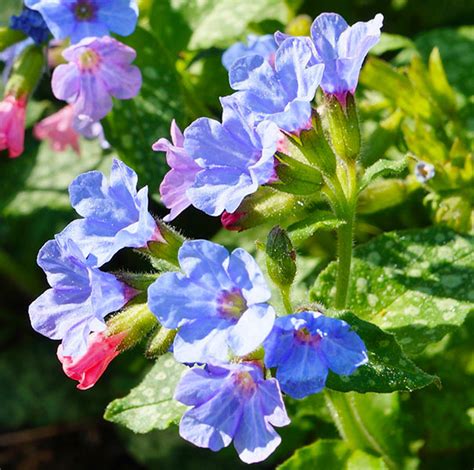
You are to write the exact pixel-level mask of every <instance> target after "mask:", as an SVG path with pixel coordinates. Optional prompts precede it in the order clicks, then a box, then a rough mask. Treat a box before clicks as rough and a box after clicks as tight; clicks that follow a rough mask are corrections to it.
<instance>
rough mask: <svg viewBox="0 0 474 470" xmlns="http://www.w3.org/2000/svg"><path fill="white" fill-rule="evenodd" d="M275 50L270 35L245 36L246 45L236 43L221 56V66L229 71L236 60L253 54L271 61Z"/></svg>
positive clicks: (275, 47) (275, 46) (273, 40)
mask: <svg viewBox="0 0 474 470" xmlns="http://www.w3.org/2000/svg"><path fill="white" fill-rule="evenodd" d="M276 50H277V45H276V42H275V39H274V38H273V36H272V35H271V34H266V35H265V36H257V35H255V34H249V35H248V36H247V43H244V42H236V43H235V44H233V45H232V46H230V47H229V49H227V50H226V51H225V52H224V54H222V65H223V66H224V67H225V68H226V69H227V70H230V68H231V67H232V65H233V63H234V62H235V61H236V60H237V59H240V58H241V57H245V56H248V55H253V54H256V55H260V56H262V57H264V58H265V59H267V60H269V61H271V58H272V56H273V54H275V52H276Z"/></svg>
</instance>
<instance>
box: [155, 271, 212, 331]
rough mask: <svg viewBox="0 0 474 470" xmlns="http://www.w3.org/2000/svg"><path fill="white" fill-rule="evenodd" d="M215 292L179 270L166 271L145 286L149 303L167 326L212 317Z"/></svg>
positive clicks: (170, 326)
mask: <svg viewBox="0 0 474 470" xmlns="http://www.w3.org/2000/svg"><path fill="white" fill-rule="evenodd" d="M218 294H219V292H218V291H217V292H216V291H215V290H214V289H212V288H207V287H205V286H202V285H200V284H197V283H195V282H194V281H193V280H192V279H189V278H186V277H185V276H183V275H182V274H180V273H172V272H168V273H164V274H162V275H161V276H160V277H159V278H158V279H157V280H156V281H155V282H154V283H153V284H152V285H151V286H150V287H149V288H148V306H149V308H150V310H151V311H152V312H153V313H154V314H155V315H156V316H157V318H158V320H159V321H160V323H161V324H162V325H164V326H165V327H166V328H178V327H180V326H182V325H184V324H185V323H186V322H188V321H189V320H194V319H201V320H202V319H205V318H208V317H212V316H214V315H215V314H216V312H217V300H216V299H217V296H218Z"/></svg>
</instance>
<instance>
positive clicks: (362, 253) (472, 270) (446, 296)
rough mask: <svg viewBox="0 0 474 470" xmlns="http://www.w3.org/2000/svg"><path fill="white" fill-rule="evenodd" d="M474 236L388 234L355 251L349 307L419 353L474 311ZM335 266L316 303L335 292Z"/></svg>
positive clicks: (320, 283)
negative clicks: (473, 282)
mask: <svg viewBox="0 0 474 470" xmlns="http://www.w3.org/2000/svg"><path fill="white" fill-rule="evenodd" d="M473 240H474V237H472V236H469V235H459V234H457V233H456V232H454V231H451V230H449V229H446V228H440V227H432V228H428V229H423V230H408V231H402V232H391V233H386V234H384V235H382V236H380V237H378V238H376V239H374V240H372V241H371V242H369V243H367V244H365V245H362V246H360V247H358V248H357V249H356V250H355V251H354V260H353V267H352V275H351V282H350V285H349V302H348V309H350V310H351V311H353V312H354V313H355V314H356V315H358V316H359V317H361V318H363V319H365V320H368V321H370V322H373V323H375V324H376V325H379V326H380V327H382V328H384V330H388V331H390V332H392V333H394V334H395V336H396V338H397V340H398V342H399V343H400V344H401V345H402V346H403V349H404V351H406V352H407V353H409V354H417V353H419V352H421V351H423V349H424V348H425V347H426V346H427V345H428V344H431V343H434V342H437V341H439V340H440V339H442V338H443V337H444V336H445V335H446V334H447V333H450V332H452V331H455V330H456V328H457V327H458V326H459V325H461V324H462V323H463V322H464V320H465V318H466V316H467V315H468V314H469V313H470V312H472V311H473V307H474V304H473V302H474V289H473V285H472V279H473V276H474V250H473ZM336 269H337V267H336V264H334V263H332V264H331V265H330V266H329V267H328V268H327V269H326V270H325V271H324V272H323V273H322V274H321V275H320V276H319V278H318V280H317V282H316V284H315V286H314V288H313V290H312V295H311V296H312V299H313V300H315V301H323V302H331V299H333V298H334V295H335V287H334V286H335V279H336Z"/></svg>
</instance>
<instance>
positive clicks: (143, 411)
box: [104, 354, 186, 433]
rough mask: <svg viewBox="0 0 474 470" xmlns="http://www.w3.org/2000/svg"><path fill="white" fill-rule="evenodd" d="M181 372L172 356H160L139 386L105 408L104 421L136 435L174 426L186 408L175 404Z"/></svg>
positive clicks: (182, 368) (180, 365)
mask: <svg viewBox="0 0 474 470" xmlns="http://www.w3.org/2000/svg"><path fill="white" fill-rule="evenodd" d="M184 370H186V367H185V366H183V365H182V364H179V363H178V362H176V361H175V360H174V359H173V356H172V355H171V354H166V355H164V356H161V357H160V358H159V359H158V360H157V361H156V363H155V365H154V366H153V367H152V368H151V370H150V371H149V372H148V374H147V375H146V376H145V378H144V380H143V382H142V383H141V384H140V385H138V386H137V387H135V388H134V389H132V390H131V392H130V393H129V394H128V395H127V396H126V397H124V398H119V399H117V400H114V401H113V402H111V403H110V404H109V405H108V406H107V409H106V410H105V414H104V418H105V419H106V420H108V421H112V422H114V423H117V424H121V425H123V426H126V427H127V428H128V429H131V430H132V431H133V432H136V433H147V432H150V431H152V430H153V429H166V428H167V427H169V426H170V425H171V424H173V423H177V422H178V421H179V419H180V418H181V416H182V415H183V413H184V411H185V410H186V407H185V406H184V405H182V404H180V403H178V402H176V401H175V400H174V399H173V394H174V389H175V388H176V385H177V383H178V381H179V379H180V377H181V374H182V373H183V371H184Z"/></svg>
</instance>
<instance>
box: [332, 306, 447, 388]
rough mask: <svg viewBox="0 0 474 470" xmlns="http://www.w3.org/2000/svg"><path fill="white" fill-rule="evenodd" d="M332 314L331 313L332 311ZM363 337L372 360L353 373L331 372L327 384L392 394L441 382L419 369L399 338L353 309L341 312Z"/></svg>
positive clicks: (341, 316)
mask: <svg viewBox="0 0 474 470" xmlns="http://www.w3.org/2000/svg"><path fill="white" fill-rule="evenodd" d="M329 313H330V312H329ZM338 318H340V319H341V320H344V321H346V322H347V323H349V325H351V327H352V329H353V330H354V331H355V332H356V333H357V334H358V335H359V336H360V337H361V338H362V340H363V341H364V343H365V346H366V348H367V351H368V356H369V362H368V363H367V364H366V365H364V366H361V367H359V368H358V369H357V370H356V371H355V372H354V373H353V374H352V375H337V374H334V373H332V372H330V373H329V376H328V379H327V384H326V385H327V387H328V388H330V389H332V390H337V391H340V392H350V391H355V392H360V393H366V392H378V393H389V392H395V391H397V390H408V391H412V390H415V389H418V388H423V387H426V386H427V385H430V384H432V383H437V384H438V383H439V379H438V378H437V377H435V376H433V375H430V374H427V373H426V372H424V371H422V370H421V369H420V368H418V367H417V366H416V365H415V364H414V363H413V362H412V361H411V360H410V359H409V358H408V357H407V356H406V355H405V353H404V352H403V351H402V349H401V348H400V346H399V345H398V343H397V341H396V340H395V337H394V336H393V335H391V334H389V333H386V332H384V331H383V330H381V329H380V328H379V327H377V326H376V325H373V324H372V323H369V322H366V321H364V320H361V319H360V318H358V317H356V316H355V315H354V314H352V313H350V312H345V313H343V314H341V315H338Z"/></svg>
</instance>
